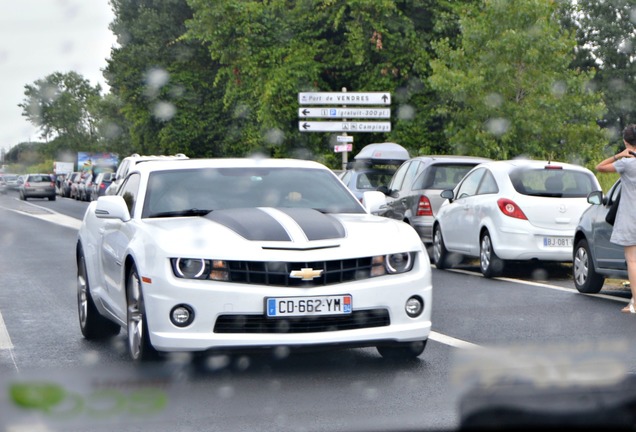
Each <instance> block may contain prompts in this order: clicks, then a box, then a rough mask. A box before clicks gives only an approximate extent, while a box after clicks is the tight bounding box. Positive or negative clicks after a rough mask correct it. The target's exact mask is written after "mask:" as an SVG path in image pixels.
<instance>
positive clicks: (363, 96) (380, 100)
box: [298, 92, 391, 105]
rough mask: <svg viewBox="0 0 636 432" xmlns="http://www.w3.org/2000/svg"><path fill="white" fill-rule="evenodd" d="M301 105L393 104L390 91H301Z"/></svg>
mask: <svg viewBox="0 0 636 432" xmlns="http://www.w3.org/2000/svg"><path fill="white" fill-rule="evenodd" d="M298 103H299V104H301V105H333V104H336V105H391V93H389V92H370V93H363V92H301V93H298Z"/></svg>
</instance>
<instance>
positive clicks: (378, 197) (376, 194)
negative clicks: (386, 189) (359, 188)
mask: <svg viewBox="0 0 636 432" xmlns="http://www.w3.org/2000/svg"><path fill="white" fill-rule="evenodd" d="M385 204H386V195H385V194H383V193H382V192H380V191H367V192H365V193H364V194H362V205H364V208H365V209H366V211H367V213H370V214H378V213H379V211H380V208H381V207H382V206H383V205H385Z"/></svg>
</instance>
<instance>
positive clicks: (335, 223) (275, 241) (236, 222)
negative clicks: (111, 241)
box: [144, 207, 422, 261]
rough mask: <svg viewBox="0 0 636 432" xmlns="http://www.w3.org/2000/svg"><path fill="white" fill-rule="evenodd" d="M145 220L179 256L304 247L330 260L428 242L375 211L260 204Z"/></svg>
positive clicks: (279, 253) (293, 251) (294, 251)
mask: <svg viewBox="0 0 636 432" xmlns="http://www.w3.org/2000/svg"><path fill="white" fill-rule="evenodd" d="M144 222H145V225H146V227H147V229H148V230H149V232H148V233H147V234H148V236H149V238H152V239H154V240H155V243H156V245H157V246H158V247H164V248H165V249H166V250H165V253H166V254H172V255H173V256H191V255H193V254H196V256H210V254H215V255H219V253H222V255H223V257H224V258H225V259H242V260H249V259H258V260H263V259H265V260H266V259H273V258H274V257H275V259H283V260H292V259H298V252H299V251H302V252H303V257H304V258H305V259H306V260H307V261H311V260H313V259H317V260H324V259H325V255H328V256H329V259H343V258H347V257H359V256H374V255H382V254H387V253H393V252H404V251H406V250H409V251H415V250H420V249H421V248H422V245H421V241H420V239H419V236H418V235H417V233H416V232H415V230H414V229H413V228H412V227H410V226H409V225H407V224H405V223H403V222H400V221H395V220H392V219H388V218H383V217H379V216H373V215H369V214H325V213H321V212H319V211H317V210H313V209H301V208H297V209H290V208H285V209H283V208H269V207H267V208H263V207H259V208H245V209H231V210H216V211H213V212H212V213H210V214H208V215H207V216H203V217H187V218H185V217H176V218H158V219H145V220H144ZM164 245H165V246H164ZM264 255H265V256H264ZM268 256H269V258H268Z"/></svg>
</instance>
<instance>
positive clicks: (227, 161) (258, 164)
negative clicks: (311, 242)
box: [131, 158, 335, 175]
mask: <svg viewBox="0 0 636 432" xmlns="http://www.w3.org/2000/svg"><path fill="white" fill-rule="evenodd" d="M197 168H305V169H323V170H326V171H329V172H330V173H332V174H333V172H332V171H331V170H330V169H329V168H327V167H326V166H325V165H323V164H321V163H318V162H314V161H307V160H300V159H267V158H217V159H179V160H176V159H173V160H159V161H155V162H153V163H151V164H138V165H135V167H134V169H133V170H132V171H136V172H140V173H142V174H143V173H146V172H152V171H165V170H178V169H197ZM132 171H131V172H132ZM334 175H335V174H334Z"/></svg>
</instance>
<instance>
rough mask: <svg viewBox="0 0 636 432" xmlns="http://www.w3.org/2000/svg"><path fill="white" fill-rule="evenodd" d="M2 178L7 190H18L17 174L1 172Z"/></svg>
mask: <svg viewBox="0 0 636 432" xmlns="http://www.w3.org/2000/svg"><path fill="white" fill-rule="evenodd" d="M2 178H3V180H4V182H5V183H6V185H7V190H18V189H19V188H20V184H19V183H18V178H19V176H18V175H17V174H9V173H5V174H2Z"/></svg>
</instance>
